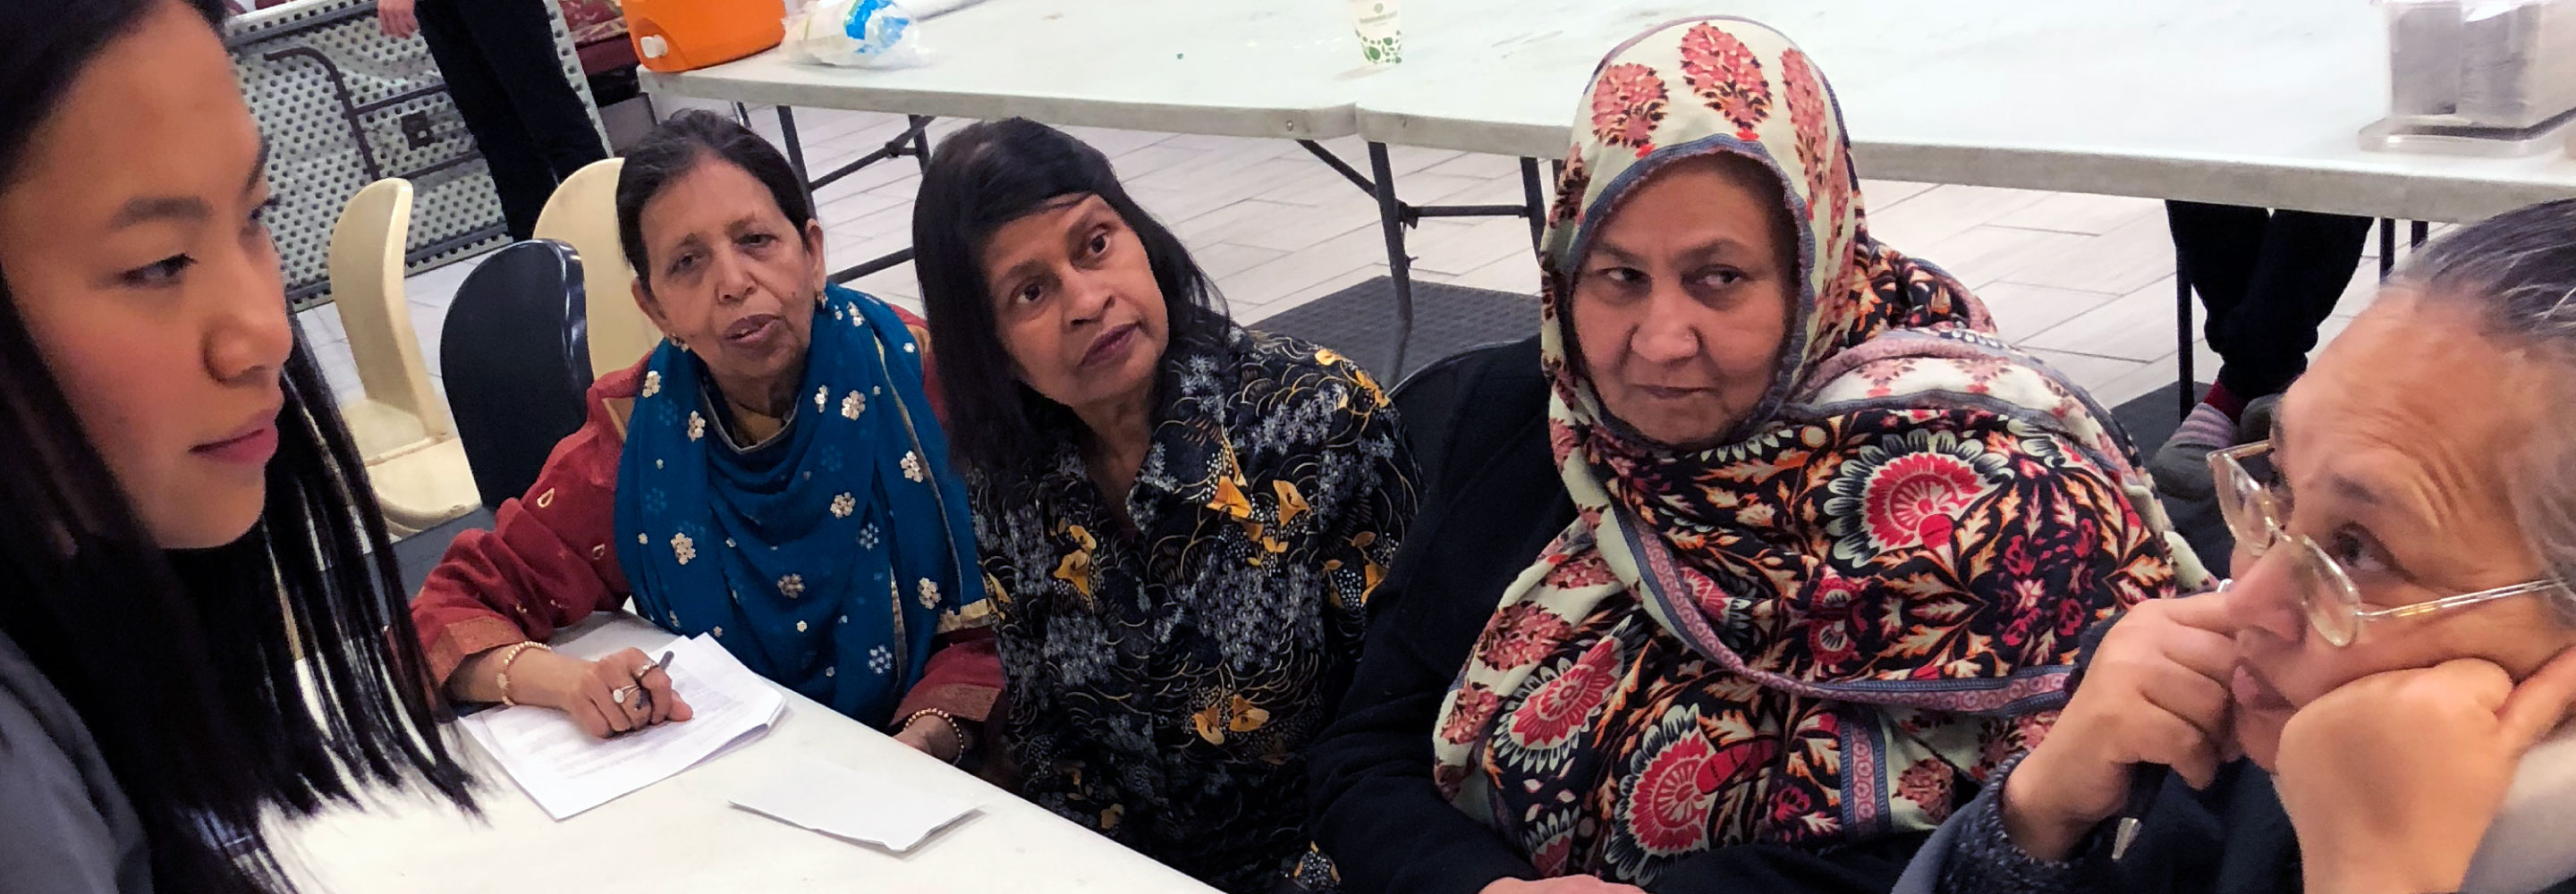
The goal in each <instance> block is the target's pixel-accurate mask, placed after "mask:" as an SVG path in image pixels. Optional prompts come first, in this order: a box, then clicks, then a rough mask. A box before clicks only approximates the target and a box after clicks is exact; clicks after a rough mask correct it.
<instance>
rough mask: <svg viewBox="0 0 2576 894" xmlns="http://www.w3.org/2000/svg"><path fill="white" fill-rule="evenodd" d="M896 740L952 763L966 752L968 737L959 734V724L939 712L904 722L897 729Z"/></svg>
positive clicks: (915, 749)
mask: <svg viewBox="0 0 2576 894" xmlns="http://www.w3.org/2000/svg"><path fill="white" fill-rule="evenodd" d="M894 740H895V741H897V742H901V743H903V744H905V745H909V746H911V747H912V750H914V751H918V752H921V753H923V754H927V755H930V756H931V757H935V758H938V759H940V760H943V761H947V762H948V763H952V764H953V763H956V762H957V758H958V756H959V755H961V754H964V753H965V746H966V737H965V736H963V735H961V734H959V732H958V730H957V725H956V724H953V723H950V722H948V718H945V717H941V716H939V715H937V714H923V715H921V716H920V717H917V718H914V719H913V721H912V722H911V723H907V724H904V726H903V728H902V729H899V730H896V731H895V734H894Z"/></svg>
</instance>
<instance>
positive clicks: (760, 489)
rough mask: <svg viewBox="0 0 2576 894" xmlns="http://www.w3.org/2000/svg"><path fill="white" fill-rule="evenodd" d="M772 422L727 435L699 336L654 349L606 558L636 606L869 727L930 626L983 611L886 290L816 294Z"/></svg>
mask: <svg viewBox="0 0 2576 894" xmlns="http://www.w3.org/2000/svg"><path fill="white" fill-rule="evenodd" d="M813 325H814V329H813V346H812V347H811V348H810V349H809V352H808V354H807V356H806V360H805V381H804V385H803V390H801V391H800V392H798V393H799V395H800V397H799V399H798V402H797V404H796V407H795V409H794V411H793V412H792V413H791V414H790V415H789V417H788V420H787V425H786V428H785V430H783V431H781V432H780V433H779V434H778V435H777V436H776V437H774V438H772V439H771V440H770V441H769V442H768V443H765V444H762V445H759V446H757V447H746V448H744V449H741V450H737V449H736V448H735V447H733V446H730V445H728V444H726V443H725V438H724V437H723V433H722V432H719V431H717V430H716V428H715V425H716V413H717V407H718V406H719V405H720V404H721V403H722V401H723V398H722V396H720V395H718V394H716V392H715V386H714V384H713V380H712V379H710V378H708V377H707V375H706V373H705V367H704V364H702V363H701V362H700V361H699V359H698V357H697V355H695V354H692V353H689V352H687V351H683V350H680V349H678V348H676V347H674V346H672V345H671V344H669V343H668V342H665V343H664V344H663V345H662V346H661V347H659V348H657V349H655V350H654V352H653V357H652V359H651V361H650V364H649V365H648V366H647V367H646V369H647V372H646V373H645V376H644V384H643V388H642V389H641V391H640V392H639V393H638V395H637V397H636V400H635V412H634V414H633V417H632V420H631V421H630V423H629V424H628V428H627V432H626V449H625V454H624V456H623V457H622V459H621V460H620V462H619V465H618V470H617V544H618V559H619V561H620V562H621V563H623V564H624V566H625V569H626V576H627V579H628V581H629V582H630V583H631V584H632V585H633V587H634V592H635V601H636V606H637V608H638V610H640V611H641V612H643V614H644V616H645V617H646V618H649V619H651V620H652V621H653V623H655V624H658V625H660V626H662V627H663V628H664V629H667V630H670V631H671V632H673V633H678V634H681V635H683V636H693V635H696V634H699V633H712V634H713V635H714V636H715V638H716V641H717V642H720V643H723V644H724V647H725V649H726V650H727V651H730V652H732V653H733V654H734V656H735V657H737V658H740V659H741V660H742V663H743V664H744V665H745V666H747V667H749V668H751V669H752V670H753V671H754V672H757V673H759V674H760V675H761V676H764V677H768V678H769V679H771V680H775V681H777V682H778V683H779V684H780V685H783V686H786V687H788V688H790V689H794V690H796V691H797V692H799V693H802V694H804V695H805V696H806V697H808V698H812V699H814V700H815V701H818V702H822V703H823V704H826V705H830V706H832V708H833V709H834V710H837V711H839V712H841V713H843V714H846V715H849V716H851V717H853V718H856V719H858V720H860V721H861V722H864V723H869V724H873V725H877V726H880V727H882V726H884V725H885V724H886V723H887V722H888V721H889V720H890V719H891V718H890V717H889V715H890V714H891V713H892V712H893V711H894V707H895V705H896V704H898V703H899V702H900V701H901V700H902V698H903V694H904V692H905V691H906V690H908V689H910V688H911V685H912V683H913V682H915V681H918V680H919V679H921V674H922V669H923V667H924V666H925V664H926V663H927V662H928V661H929V655H930V649H931V639H932V637H934V636H936V635H938V634H939V633H941V632H944V631H946V630H948V629H952V628H954V627H957V626H961V625H963V624H966V623H968V622H969V621H970V620H971V619H975V618H977V617H978V616H980V615H981V614H982V613H984V611H985V610H986V608H987V606H985V604H984V588H983V578H982V576H981V575H977V574H962V573H960V570H961V569H971V568H974V567H976V564H975V555H974V549H975V535H974V529H973V528H972V527H971V524H972V523H971V522H970V520H969V519H968V517H967V510H966V493H965V489H964V485H963V484H962V483H961V482H960V480H959V479H958V477H957V476H956V475H955V474H953V473H952V472H951V471H950V470H949V467H948V443H947V438H946V437H945V436H944V435H942V434H941V432H940V430H939V423H938V420H937V419H935V418H933V417H932V415H931V411H930V400H929V397H928V395H927V393H926V392H925V391H924V390H923V387H922V377H921V353H920V348H919V347H918V346H917V345H915V344H914V343H913V339H912V333H911V332H910V331H909V330H907V329H905V328H904V325H903V321H902V319H901V318H900V317H897V316H896V315H895V313H894V311H893V310H892V309H891V308H888V307H887V306H886V305H885V304H884V303H883V302H880V301H878V300H877V299H875V298H873V297H870V296H867V295H862V294H860V293H858V292H854V291H851V290H848V289H844V288H841V287H839V286H833V287H830V288H829V289H827V290H826V291H825V293H824V298H823V301H822V303H821V304H820V305H818V306H817V307H816V308H815V313H814V324H813Z"/></svg>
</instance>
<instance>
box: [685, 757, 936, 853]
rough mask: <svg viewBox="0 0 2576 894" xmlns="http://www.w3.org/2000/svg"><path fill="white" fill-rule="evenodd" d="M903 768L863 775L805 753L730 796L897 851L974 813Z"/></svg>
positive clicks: (740, 803) (739, 803)
mask: <svg viewBox="0 0 2576 894" xmlns="http://www.w3.org/2000/svg"><path fill="white" fill-rule="evenodd" d="M902 772H903V771H902V770H901V769H899V768H894V767H880V768H876V769H874V770H872V771H870V772H865V773H862V772H860V771H858V770H853V769H850V768H848V767H844V766H841V765H839V764H833V763H826V762H824V761H821V760H817V759H815V758H811V757H806V758H800V759H797V760H795V761H792V762H790V763H788V764H786V765H785V766H781V767H779V768H778V771H777V773H775V774H774V775H772V776H771V777H770V779H769V781H767V782H764V783H761V784H758V785H755V786H753V787H752V788H751V789H750V790H749V791H746V792H744V793H743V794H740V795H736V796H734V799H733V804H734V806H736V807H740V808H742V809H744V810H749V811H752V812H754V813H759V814H762V815H765V816H768V817H771V818H773V819H777V820H779V821H781V822H785V823H788V824H791V825H797V826H803V827H805V828H808V829H812V830H814V831H817V832H821V833H823V834H825V835H830V836H832V837H834V838H840V839H844V840H848V841H863V842H867V843H869V844H874V845H878V846H881V847H884V848H885V849H887V850H891V851H894V852H895V853H898V854H900V853H905V852H907V851H910V850H912V849H913V848H915V847H919V846H920V845H921V842H922V840H923V839H927V838H929V837H930V836H931V835H932V834H934V833H937V832H938V831H939V830H941V829H945V828H948V827H949V826H950V825H953V824H955V823H956V822H957V821H958V820H961V819H965V818H966V817H967V816H968V815H971V814H973V813H974V812H975V811H976V810H977V809H978V806H977V805H976V803H975V802H973V801H970V800H966V799H963V798H959V797H956V796H954V795H946V794H941V793H939V792H936V791H932V790H930V789H928V788H924V787H922V786H919V785H915V784H912V783H909V782H905V781H903V780H901V779H898V778H896V776H897V775H898V774H900V773H902Z"/></svg>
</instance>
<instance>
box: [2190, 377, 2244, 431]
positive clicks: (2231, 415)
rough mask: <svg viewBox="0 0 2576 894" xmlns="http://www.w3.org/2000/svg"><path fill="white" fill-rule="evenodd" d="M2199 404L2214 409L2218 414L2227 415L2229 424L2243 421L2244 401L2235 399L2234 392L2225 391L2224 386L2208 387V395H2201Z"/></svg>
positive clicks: (2238, 398)
mask: <svg viewBox="0 0 2576 894" xmlns="http://www.w3.org/2000/svg"><path fill="white" fill-rule="evenodd" d="M2200 402H2201V403H2205V404H2208V405H2210V406H2211V407H2215V408H2217V410H2218V411H2219V412H2221V413H2225V414H2227V421H2229V422H2243V421H2245V400H2244V399H2243V398H2240V397H2237V396H2236V394H2235V392H2231V391H2229V390H2227V386H2226V385H2223V384H2212V385H2210V386H2209V393H2208V394H2206V395H2202V396H2201V398H2200Z"/></svg>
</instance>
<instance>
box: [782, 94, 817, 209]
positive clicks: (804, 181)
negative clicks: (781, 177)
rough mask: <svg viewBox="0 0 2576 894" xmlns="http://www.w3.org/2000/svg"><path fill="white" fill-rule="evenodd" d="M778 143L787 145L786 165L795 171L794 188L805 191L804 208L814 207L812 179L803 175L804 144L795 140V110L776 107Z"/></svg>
mask: <svg viewBox="0 0 2576 894" xmlns="http://www.w3.org/2000/svg"><path fill="white" fill-rule="evenodd" d="M778 137H779V142H781V143H785V144H787V145H786V146H785V147H783V148H785V149H786V150H787V165H788V166H789V167H792V168H795V169H796V186H797V188H799V189H802V190H804V191H805V207H807V208H812V207H814V187H813V185H812V183H813V181H812V178H809V177H807V176H806V175H805V144H804V143H803V142H802V141H800V140H798V139H796V110H795V109H791V108H788V107H786V106H779V107H778Z"/></svg>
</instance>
